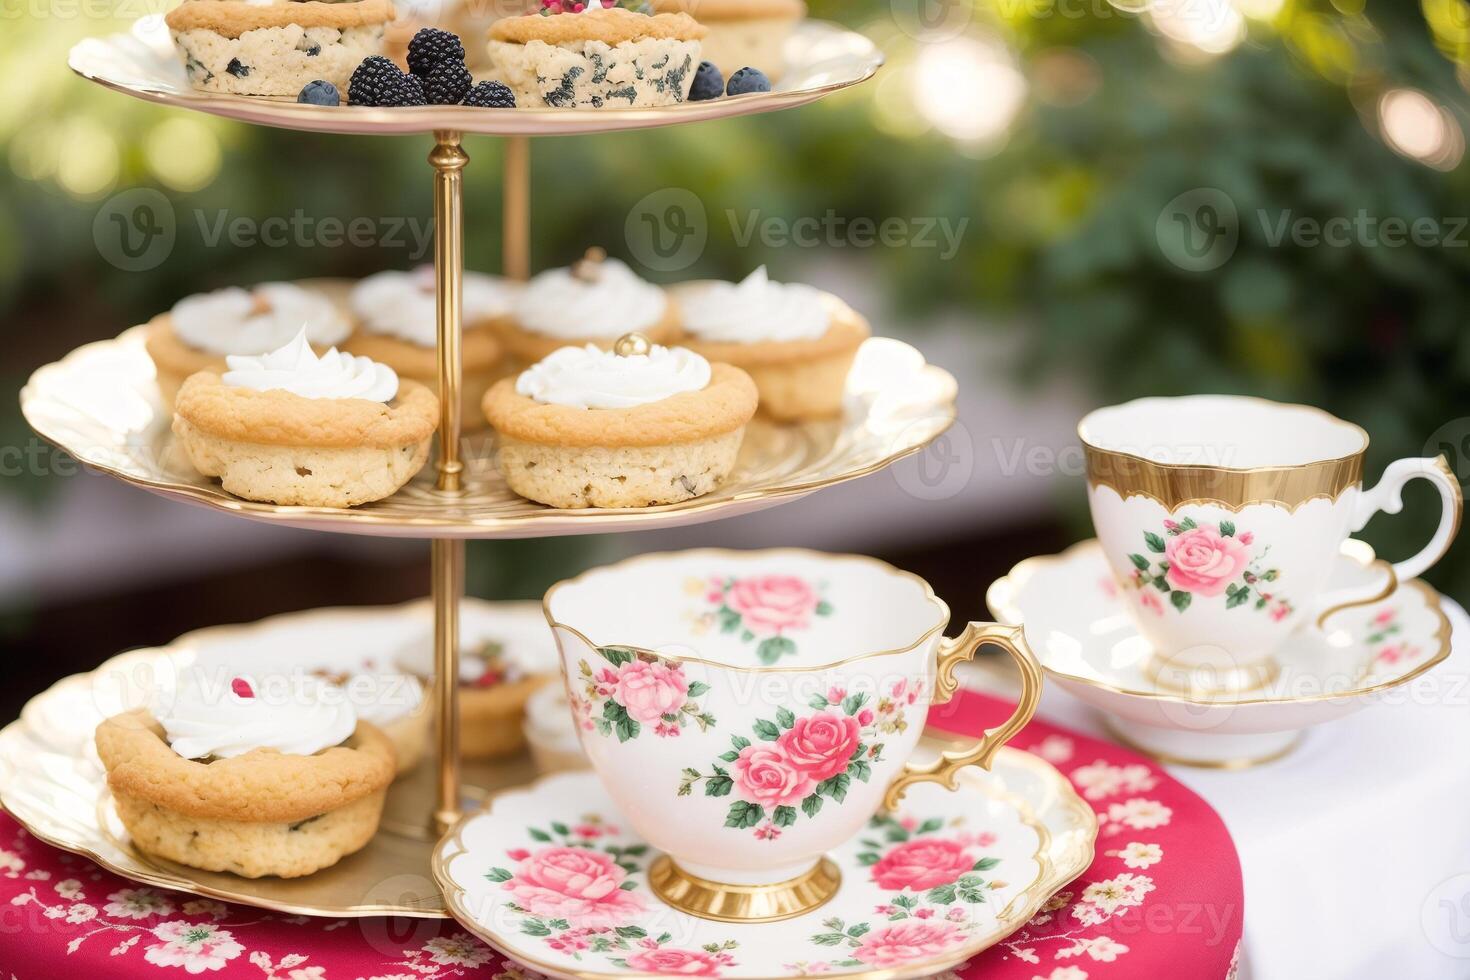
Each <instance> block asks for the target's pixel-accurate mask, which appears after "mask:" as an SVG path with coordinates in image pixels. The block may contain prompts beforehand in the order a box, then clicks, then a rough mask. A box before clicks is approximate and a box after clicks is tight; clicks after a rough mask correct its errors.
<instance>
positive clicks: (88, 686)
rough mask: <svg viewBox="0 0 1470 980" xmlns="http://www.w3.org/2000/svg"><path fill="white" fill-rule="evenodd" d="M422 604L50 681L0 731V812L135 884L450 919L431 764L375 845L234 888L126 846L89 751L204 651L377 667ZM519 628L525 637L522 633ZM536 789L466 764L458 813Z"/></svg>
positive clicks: (313, 622)
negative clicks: (355, 658)
mask: <svg viewBox="0 0 1470 980" xmlns="http://www.w3.org/2000/svg"><path fill="white" fill-rule="evenodd" d="M462 617H463V619H464V620H465V622H466V624H467V625H469V626H471V627H476V626H479V625H480V624H483V623H485V622H489V621H498V622H505V621H508V620H516V621H520V622H522V623H523V624H524V625H533V626H534V625H536V624H541V625H543V626H544V623H545V619H544V618H543V616H542V614H541V607H540V605H539V604H537V603H525V602H505V603H491V602H483V601H480V600H475V599H466V600H465V603H464V606H463V607H462ZM431 621H432V620H431V618H430V610H429V608H428V604H427V603H425V602H422V601H420V602H413V603H407V604H405V605H401V606H392V607H386V608H370V609H353V608H345V609H316V610H310V611H308V612H304V613H291V614H288V615H283V616H274V617H271V618H269V619H266V620H262V621H260V622H258V623H252V624H248V625H234V626H217V627H211V628H209V629H204V630H198V631H196V632H194V633H189V634H186V635H185V636H182V637H180V638H179V639H178V640H176V641H175V642H174V643H172V644H170V645H169V646H167V647H159V648H153V649H146V650H134V651H130V652H128V653H124V654H121V655H119V656H117V657H113V658H112V659H110V660H108V661H106V662H105V663H103V664H102V665H101V666H99V667H98V668H97V669H96V670H93V671H90V672H88V673H85V674H74V675H72V676H70V677H67V678H64V679H63V680H61V681H58V682H57V683H56V684H55V685H53V686H52V687H51V688H49V689H48V690H46V691H45V692H43V693H41V694H39V695H37V696H36V697H34V698H32V699H31V700H30V702H28V703H27V704H26V707H25V709H24V710H23V711H22V713H21V718H20V720H19V721H16V722H13V723H12V724H10V725H8V726H6V727H5V728H4V729H3V730H0V805H3V806H4V808H5V809H6V810H7V811H8V812H9V813H10V814H11V815H12V816H13V817H15V819H16V820H18V821H19V822H20V823H21V824H22V825H23V826H24V827H25V828H26V830H28V831H29V832H30V833H31V834H32V835H33V836H35V837H37V838H38V839H40V840H43V841H45V842H46V843H48V844H51V845H52V846H55V847H59V848H61V849H63V850H66V851H71V852H72V853H75V854H80V855H82V856H84V857H87V858H90V859H92V860H93V861H96V862H97V863H98V864H100V865H102V866H103V867H105V868H107V869H108V870H109V871H112V872H115V873H116V874H119V875H122V876H123V877H125V878H130V879H132V880H133V881H137V882H140V883H142V884H146V885H154V886H157V887H160V888H171V889H173V890H175V891H181V892H186V893H188V894H191V895H200V896H204V897H208V898H216V899H222V900H224V901H230V902H238V903H241V904H244V905H252V906H256V907H258V908H264V909H271V910H273V911H278V912H285V913H288V914H295V915H326V916H335V917H349V916H370V915H400V916H410V917H416V918H447V917H448V914H449V913H448V911H447V910H446V908H445V906H444V900H443V896H442V895H441V894H440V892H439V888H438V886H437V885H436V884H435V883H434V881H433V878H432V876H431V874H430V859H431V857H432V852H433V848H434V844H435V842H436V836H435V835H434V833H433V832H432V830H431V829H430V828H431V823H432V814H433V808H434V798H435V788H434V787H435V779H436V772H435V763H434V760H433V759H432V758H429V759H426V760H425V761H424V762H423V763H422V764H420V765H419V766H418V767H417V769H415V770H414V771H413V772H411V773H409V774H407V775H405V776H403V777H402V778H400V779H399V780H397V781H396V782H395V783H394V784H393V786H392V787H391V788H390V789H389V791H388V800H387V803H386V805H385V806H384V810H383V818H382V822H381V823H380V824H379V830H378V834H377V836H375V837H374V838H373V840H372V841H371V842H370V843H369V844H368V846H367V847H365V848H364V849H363V850H361V851H358V852H357V853H356V854H353V855H350V856H349V857H347V858H344V859H343V860H341V861H339V862H338V863H337V864H335V865H333V866H332V867H330V868H326V869H323V870H322V871H318V872H317V873H315V874H312V875H308V876H306V877H303V878H293V879H284V878H256V879H251V878H241V877H238V876H236V875H232V874H228V873H223V872H210V871H200V870H198V869H196V868H190V867H186V866H184V865H181V864H175V863H173V862H171V861H165V860H162V859H160V858H155V857H151V856H149V855H146V854H144V853H143V852H141V851H139V850H138V849H137V848H136V847H134V846H133V844H132V841H131V840H130V839H129V837H128V833H127V831H126V829H124V827H123V826H122V822H121V821H120V820H119V819H118V817H117V813H116V811H115V809H114V807H113V805H112V800H111V797H110V795H109V794H108V791H107V779H106V773H105V772H104V770H103V768H102V763H101V761H100V760H99V759H98V758H97V752H96V749H95V748H94V746H93V744H92V733H93V732H94V731H95V729H96V727H97V725H98V723H99V722H101V721H102V719H103V718H106V717H108V716H110V715H113V714H116V713H118V712H121V711H125V710H128V709H129V708H133V707H136V706H138V705H140V704H142V703H143V698H144V697H145V692H146V691H147V690H148V689H149V687H150V686H151V684H152V682H153V681H154V679H155V678H157V677H159V676H160V675H161V674H162V673H164V672H165V671H167V670H169V669H170V663H172V664H174V665H177V664H178V663H182V662H187V661H188V660H189V659H191V658H192V657H193V656H195V654H196V652H197V651H198V650H200V649H203V648H206V647H213V648H215V649H222V648H225V647H231V648H233V649H236V650H239V651H240V652H241V654H242V655H245V654H246V653H247V652H248V651H249V650H251V649H255V648H263V647H269V648H271V649H272V650H273V651H274V652H277V653H285V654H287V655H289V654H291V653H293V652H297V653H301V654H302V655H305V652H306V651H307V650H311V649H318V650H319V649H321V648H322V647H323V645H325V644H326V643H327V642H328V639H329V638H330V641H331V643H332V644H334V645H336V646H338V647H339V648H342V649H348V650H351V649H356V650H359V651H361V650H369V649H371V650H379V651H381V652H382V653H384V654H387V653H388V652H390V651H391V650H392V649H394V646H395V645H396V644H400V643H402V642H403V641H404V639H405V638H408V637H413V636H416V635H418V633H419V632H421V631H423V630H426V629H427V628H428V626H429V624H430V623H431ZM524 625H523V626H522V628H523V629H524ZM537 775H538V771H537V769H536V766H535V765H534V764H533V763H532V762H531V760H530V759H529V758H528V757H521V758H515V759H511V760H508V761H506V762H500V763H475V762H466V763H465V765H464V784H465V806H466V808H467V809H472V808H474V807H477V806H478V805H480V804H481V803H483V802H484V801H485V800H486V799H487V798H488V796H489V795H490V794H491V793H493V792H496V791H499V790H502V789H506V788H509V787H514V786H520V785H524V784H526V783H529V782H531V781H532V780H533V779H534V778H535V777H536V776H537Z"/></svg>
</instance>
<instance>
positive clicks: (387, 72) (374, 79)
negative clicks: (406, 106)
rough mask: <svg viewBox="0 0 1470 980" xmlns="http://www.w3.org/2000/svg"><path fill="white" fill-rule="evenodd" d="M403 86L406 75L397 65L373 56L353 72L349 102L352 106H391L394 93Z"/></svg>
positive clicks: (348, 89) (378, 56) (380, 56)
mask: <svg viewBox="0 0 1470 980" xmlns="http://www.w3.org/2000/svg"><path fill="white" fill-rule="evenodd" d="M403 84H404V75H403V72H402V71H400V70H399V68H398V66H397V65H395V64H394V63H393V62H392V61H390V60H389V59H387V58H384V57H383V56H382V55H373V56H372V57H371V58H365V59H363V62H362V64H360V65H358V66H357V69H356V70H355V71H353V73H352V81H351V82H350V83H348V86H347V101H348V102H350V103H351V104H352V105H378V106H381V105H391V104H393V102H392V101H391V100H392V97H393V94H394V92H396V91H397V90H398V89H399V88H402V87H403Z"/></svg>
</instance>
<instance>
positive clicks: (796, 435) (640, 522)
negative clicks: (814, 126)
mask: <svg viewBox="0 0 1470 980" xmlns="http://www.w3.org/2000/svg"><path fill="white" fill-rule="evenodd" d="M144 330H145V328H144V327H134V328H133V329H131V330H128V331H126V332H125V333H123V334H122V335H121V336H119V337H117V338H116V339H113V340H103V341H98V342H97V343H92V344H87V345H86V346H83V347H80V348H78V349H77V350H74V351H72V352H71V353H70V354H68V355H67V356H66V357H64V358H62V359H61V360H60V361H58V362H56V363H54V364H48V365H46V366H45V367H42V368H41V369H39V370H38V371H36V373H35V374H33V375H31V378H30V381H29V382H27V384H26V386H25V387H24V388H23V389H22V390H21V393H20V403H21V410H22V411H23V412H24V413H25V417H26V421H27V422H29V423H30V425H31V427H32V428H34V429H35V430H36V432H37V433H38V434H40V435H41V436H42V437H43V438H45V439H47V440H49V441H50V442H53V443H55V444H56V445H57V446H59V447H60V448H62V449H64V450H66V451H67V452H68V453H70V454H71V455H72V456H74V457H76V458H77V459H78V460H80V461H81V462H82V463H84V464H86V465H87V466H89V467H92V468H93V469H96V470H100V471H101V472H104V473H108V474H110V475H112V476H115V477H118V478H119V479H121V480H125V481H127V482H128V483H131V484H134V485H135V486H139V487H142V488H143V489H145V490H151V491H153V492H154V493H157V494H161V495H163V496H165V497H170V498H173V499H176V500H183V501H186V502H188V503H194V504H200V505H203V506H206V507H211V508H214V509H217V510H221V511H225V512H228V513H233V514H239V515H240V516H241V517H248V518H251V519H253V520H259V521H268V522H271V523H276V524H286V525H290V526H293V527H302V528H310V529H313V530H319V531H340V532H346V533H351V534H373V535H384V536H390V537H417V538H422V537H441V538H442V537H462V538H527V537H548V536H551V535H561V534H595V533H601V532H606V531H619V530H634V529H647V528H653V527H670V526H676V525H680V524H694V523H698V522H700V521H708V520H714V519H716V518H724V517H734V516H737V515H739V514H747V513H750V512H752V511H757V510H761V509H763V508H766V507H771V506H773V505H775V504H778V503H783V502H785V501H789V500H794V499H796V498H798V497H802V496H805V495H806V494H809V493H812V492H813V491H816V490H820V489H822V488H823V487H829V486H832V485H834V484H837V483H842V482H844V481H846V480H852V479H856V478H857V477H860V476H865V475H867V474H869V473H873V472H876V471H878V470H880V469H882V468H884V467H885V466H887V465H889V464H890V463H893V462H895V461H896V460H899V459H902V458H903V457H904V456H907V455H909V454H910V453H914V452H917V451H918V450H920V449H921V448H923V447H924V446H925V445H927V444H928V443H929V442H930V441H931V440H933V439H935V438H936V437H937V436H939V435H940V434H941V433H943V432H944V431H945V430H946V429H947V428H949V426H950V424H951V423H953V422H954V419H955V395H956V392H957V386H956V384H955V380H954V378H953V377H952V376H951V375H950V374H949V373H948V372H946V371H944V370H942V369H940V368H937V367H934V366H933V365H930V364H926V363H925V362H924V357H923V355H922V354H920V353H919V352H918V351H917V350H915V349H914V348H913V347H910V346H909V345H908V344H905V343H902V342H900V341H897V340H890V339H887V338H873V339H870V340H868V341H867V342H866V343H864V344H863V347H862V349H861V350H860V351H859V353H858V358H857V362H856V364H854V366H853V370H852V373H851V375H850V376H849V377H848V382H847V397H846V409H845V412H844V414H843V417H842V418H841V419H832V420H829V421H821V422H810V423H805V424H800V425H776V424H774V423H771V422H767V421H765V420H763V419H760V418H757V419H756V420H754V421H753V422H751V424H750V426H749V428H748V429H747V430H746V436H745V443H744V445H743V446H742V447H741V450H740V459H739V461H738V462H737V464H736V466H735V470H734V471H733V472H732V473H731V474H730V476H729V478H728V479H727V480H726V481H725V482H724V483H723V484H722V485H721V486H720V487H719V488H718V489H716V490H715V491H714V492H713V493H710V494H708V495H706V496H703V497H697V498H695V499H693V500H689V501H685V502H683V503H678V504H668V505H665V506H660V507H644V508H616V509H587V510H556V509H553V508H550V507H545V506H542V505H541V504H537V503H533V502H532V501H529V500H526V499H525V498H523V497H519V496H517V495H516V494H514V493H512V492H511V491H510V490H509V489H507V488H506V486H505V482H504V481H503V480H501V478H500V476H499V474H497V473H496V472H495V468H494V465H493V464H492V462H491V450H492V445H491V440H490V437H487V436H483V435H471V436H469V437H467V438H466V439H465V441H464V453H465V466H466V489H465V491H464V492H463V493H460V494H456V495H446V494H441V493H438V492H437V491H435V490H434V485H433V480H434V468H433V463H432V461H431V462H430V464H429V465H428V466H426V467H425V468H424V470H423V471H422V472H420V473H419V475H418V476H417V477H416V478H415V479H414V480H413V481H412V482H410V483H409V484H408V485H407V486H406V487H404V488H403V489H402V490H400V491H399V492H398V493H396V494H394V495H393V496H391V497H389V498H387V499H386V500H381V501H378V502H376V503H371V504H365V505H363V506H361V507H355V508H352V509H350V510H349V509H335V508H330V507H283V506H278V505H275V504H265V503H257V502H254V501H250V500H243V499H241V498H239V497H236V496H234V495H233V494H230V493H228V492H226V491H225V490H224V489H222V488H221V487H220V485H219V484H218V483H217V482H216V481H214V480H211V479H209V478H207V477H203V476H201V475H199V474H198V473H197V472H195V471H194V469H193V467H192V466H190V465H189V462H188V460H187V459H185V458H184V457H183V454H182V453H181V452H179V451H178V449H177V447H176V446H175V444H174V440H173V435H172V432H171V431H170V425H171V422H172V419H171V416H170V415H169V414H168V413H167V412H166V411H165V410H164V408H163V405H162V402H161V401H160V397H159V392H158V385H157V383H156V382H155V381H154V372H153V362H152V361H151V360H150V359H149V357H148V352H147V351H146V350H145V349H144V345H143V339H144Z"/></svg>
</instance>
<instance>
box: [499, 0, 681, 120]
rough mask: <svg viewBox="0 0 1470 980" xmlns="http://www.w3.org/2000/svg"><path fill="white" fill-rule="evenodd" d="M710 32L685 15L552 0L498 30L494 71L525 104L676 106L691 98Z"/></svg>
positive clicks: (501, 23) (593, 0)
mask: <svg viewBox="0 0 1470 980" xmlns="http://www.w3.org/2000/svg"><path fill="white" fill-rule="evenodd" d="M607 2H611V0H607ZM578 7H580V8H581V9H580V10H578V9H576V8H578ZM704 35H705V28H704V27H703V26H702V25H701V24H699V23H698V22H697V21H696V20H695V19H694V18H692V17H690V16H689V15H688V14H684V13H676V14H655V15H649V14H646V13H642V12H639V11H635V10H628V9H625V8H623V7H615V6H614V7H610V6H601V5H599V0H589V2H587V3H586V5H585V6H583V5H582V4H581V3H580V2H579V3H576V4H572V5H571V6H570V7H564V6H563V5H562V3H560V2H559V0H547V6H546V8H545V9H543V11H542V13H540V14H527V15H525V16H523V17H507V18H505V19H503V20H499V21H496V22H495V24H494V25H493V26H492V27H491V28H490V47H489V56H490V63H491V73H492V74H493V75H494V76H495V78H496V79H498V80H499V81H501V82H504V83H505V84H506V85H508V86H509V87H510V89H511V91H512V92H514V93H515V97H516V104H517V105H521V106H552V107H554V108H558V109H566V108H574V107H575V108H592V109H601V108H604V107H609V106H610V107H618V108H624V107H628V106H656V105H672V104H674V103H677V102H683V101H684V100H685V99H686V98H688V96H689V87H690V86H691V85H693V84H694V70H695V69H696V68H697V67H698V66H699V58H700V54H699V52H700V39H701V38H702V37H704Z"/></svg>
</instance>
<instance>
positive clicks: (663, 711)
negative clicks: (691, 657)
mask: <svg viewBox="0 0 1470 980" xmlns="http://www.w3.org/2000/svg"><path fill="white" fill-rule="evenodd" d="M597 652H598V654H600V655H601V657H602V659H603V660H604V661H606V664H605V665H604V666H602V667H599V668H597V669H595V670H594V669H593V667H592V665H591V664H589V663H588V662H587V661H585V660H583V661H582V662H581V663H580V664H579V665H578V680H579V683H580V692H578V691H576V690H574V691H573V692H572V705H573V713H574V714H576V715H577V716H578V717H579V718H582V717H585V718H587V719H588V720H590V722H591V724H592V726H593V728H595V730H596V731H597V732H598V733H599V734H600V735H603V736H604V737H611V736H613V735H617V738H618V741H620V742H626V741H628V740H629V739H633V738H637V737H638V736H639V735H640V734H642V732H643V731H644V729H645V728H647V727H648V726H650V725H651V726H653V732H654V734H655V735H657V736H658V737H660V738H673V737H676V736H677V735H679V733H680V732H682V731H683V728H684V726H685V725H689V724H693V725H697V726H698V727H699V730H700V731H702V732H703V731H708V730H709V729H710V728H711V727H712V726H713V725H714V724H715V718H714V716H713V715H711V714H710V713H709V712H707V711H705V710H703V709H702V708H701V707H700V706H699V702H698V698H699V697H700V696H701V695H703V694H704V693H705V692H707V691H708V690H709V685H708V684H705V683H704V682H703V681H691V680H689V678H687V677H685V676H684V665H683V664H681V663H678V662H677V661H672V660H665V659H663V658H662V657H657V656H654V655H653V654H650V653H640V652H639V651H636V650H633V649H630V648H628V647H600V648H599V649H598V651H597ZM599 705H600V706H601V710H600V711H599V710H598V706H599Z"/></svg>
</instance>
